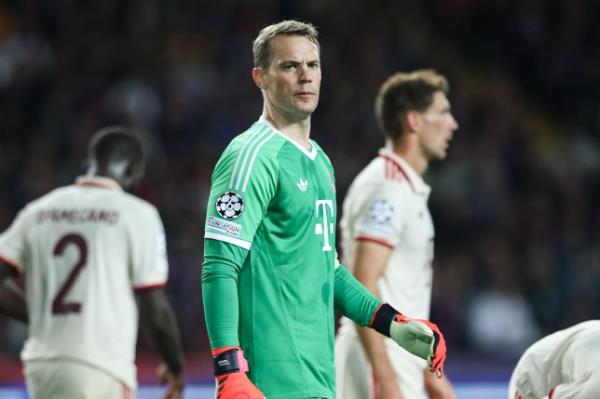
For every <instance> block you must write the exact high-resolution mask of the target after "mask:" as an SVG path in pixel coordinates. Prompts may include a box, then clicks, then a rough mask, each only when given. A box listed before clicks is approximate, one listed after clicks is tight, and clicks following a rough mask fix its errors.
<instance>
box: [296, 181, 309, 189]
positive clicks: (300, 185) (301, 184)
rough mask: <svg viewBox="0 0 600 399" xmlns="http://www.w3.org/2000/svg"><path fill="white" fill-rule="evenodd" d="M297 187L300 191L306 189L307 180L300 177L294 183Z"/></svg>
mask: <svg viewBox="0 0 600 399" xmlns="http://www.w3.org/2000/svg"><path fill="white" fill-rule="evenodd" d="M296 185H297V186H298V189H299V190H300V191H302V192H304V191H306V190H308V182H307V181H306V180H303V179H300V180H299V181H298V183H296Z"/></svg>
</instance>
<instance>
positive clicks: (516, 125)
mask: <svg viewBox="0 0 600 399" xmlns="http://www.w3.org/2000/svg"><path fill="white" fill-rule="evenodd" d="M599 8H600V4H598V3H597V2H594V1H592V0H577V1H568V2H563V1H558V0H553V1H547V2H541V1H532V0H531V1H522V2H499V1H491V2H479V1H474V0H439V1H433V0H432V1H426V2H418V1H410V2H395V1H382V2H376V3H374V2H371V3H370V4H369V7H368V8H365V6H364V5H363V2H361V1H359V0H348V1H346V2H344V6H343V7H340V6H339V5H338V4H336V2H334V1H311V2H297V1H269V2H264V3H261V4H252V5H249V4H246V3H245V2H235V1H234V2H217V3H214V2H190V1H179V2H170V1H166V0H152V1H133V0H132V1H123V2H121V1H97V2H92V3H90V4H85V5H84V4H83V3H80V2H68V1H58V2H55V1H39V2H18V1H7V2H3V5H2V6H1V7H0V187H2V189H1V190H0V229H2V230H4V229H5V228H6V227H8V226H9V224H10V222H11V221H12V219H13V218H14V217H15V215H16V213H17V212H18V210H19V209H21V208H22V207H23V206H24V205H25V204H26V203H27V202H29V201H31V200H33V199H35V198H37V197H39V196H41V195H42V194H44V193H46V192H47V191H49V190H50V189H52V188H54V187H57V186H60V185H64V184H68V183H70V182H71V181H72V179H73V178H74V177H75V176H77V175H78V174H80V173H81V172H82V171H83V169H84V168H83V166H82V165H81V162H80V160H81V159H82V158H83V155H84V154H85V150H86V144H87V141H88V139H89V138H90V136H91V135H92V133H93V132H94V131H95V130H96V129H98V128H99V127H101V126H104V125H107V124H115V123H119V124H124V125H128V126H132V127H136V128H138V129H142V130H144V131H145V132H146V135H147V140H148V142H149V143H150V144H149V151H150V153H151V157H152V162H151V163H150V164H149V170H148V176H147V178H146V180H145V183H144V184H143V186H142V187H141V188H140V189H139V190H138V192H137V194H139V195H140V196H141V197H142V198H145V199H147V200H148V201H150V202H151V203H153V204H154V205H155V206H156V207H157V208H158V209H159V210H160V213H161V217H162V218H163V221H164V223H165V230H166V234H167V236H168V243H169V251H168V252H169V257H170V259H169V261H170V266H171V269H170V270H171V275H170V283H169V286H168V291H169V294H170V298H171V300H172V303H173V307H174V308H175V311H176V312H177V316H178V319H179V321H180V323H181V332H182V334H183V339H184V345H185V348H186V350H187V351H188V353H190V352H193V351H207V350H208V340H207V336H206V331H205V329H204V327H203V323H202V322H201V320H202V304H201V296H200V295H199V293H200V292H201V287H200V279H199V277H198V276H199V265H200V263H201V260H202V253H203V246H202V237H203V235H204V234H203V233H204V232H203V225H204V224H203V221H204V215H205V209H204V206H205V204H206V203H207V196H208V189H209V182H210V172H211V170H212V168H213V166H214V165H215V163H216V160H217V158H218V157H219V155H220V154H221V152H222V151H223V149H224V147H225V145H226V143H228V142H229V141H230V140H231V138H232V137H233V136H234V135H235V134H237V132H239V131H242V130H243V129H244V128H245V127H246V126H247V125H248V124H249V123H251V122H252V121H254V120H255V118H256V114H257V113H258V112H259V111H260V109H261V97H260V95H259V94H258V93H257V92H256V90H255V88H254V86H253V83H252V79H251V77H250V75H249V72H248V70H247V65H248V60H251V59H252V55H251V52H250V46H249V43H250V42H251V41H252V39H253V37H254V35H255V32H257V31H258V30H259V29H260V28H262V27H263V26H265V25H268V24H269V23H271V22H273V21H276V20H281V19H283V18H288V17H294V18H298V19H302V20H306V21H310V22H312V23H314V24H315V25H316V26H318V27H319V29H320V32H321V34H322V36H323V40H322V42H321V46H322V48H323V49H324V50H326V52H325V54H326V55H325V57H324V58H323V60H322V62H323V69H324V76H326V79H325V80H324V82H323V85H324V91H323V96H322V98H321V103H320V108H319V113H318V115H316V116H315V118H314V119H313V136H314V137H315V139H317V140H318V141H319V143H320V144H321V146H322V147H323V148H324V149H325V151H326V152H327V153H328V155H329V157H330V159H331V160H332V163H333V166H334V168H335V170H336V173H337V193H338V200H341V199H342V198H343V196H344V194H345V192H346V190H347V187H348V185H349V183H350V181H351V180H352V179H353V178H354V176H355V175H356V174H357V173H358V171H359V170H360V169H361V168H363V167H364V166H365V165H366V164H367V162H368V161H369V159H370V158H371V157H372V154H373V153H375V151H377V148H378V147H379V146H380V140H379V139H374V137H377V134H378V133H377V126H376V122H375V118H374V117H373V112H372V103H373V99H374V98H375V94H376V90H377V88H378V87H379V84H380V83H381V81H382V79H383V78H384V77H386V76H388V75H389V74H390V73H392V72H394V71H398V70H410V69H414V68H420V67H433V68H435V69H436V70H438V71H440V72H442V73H443V74H444V75H445V76H447V77H448V79H449V81H450V83H451V85H452V87H453V91H452V94H451V102H452V104H453V112H454V114H455V116H456V118H457V120H459V121H460V123H461V130H460V135H457V137H456V138H455V140H454V142H453V151H452V152H450V153H449V156H448V159H447V160H446V161H445V162H444V163H443V164H440V165H439V167H438V166H436V165H434V166H433V167H432V168H431V170H430V171H429V173H428V174H427V176H425V180H426V181H428V182H430V183H431V185H432V186H433V187H435V190H433V192H432V195H431V198H430V206H431V210H432V214H433V220H434V221H435V226H436V260H435V263H434V269H435V281H434V289H433V300H432V319H433V320H435V321H437V322H438V324H439V325H440V327H441V328H442V329H443V331H444V333H445V334H446V338H447V340H448V343H449V347H450V348H451V349H450V350H451V351H454V352H455V353H456V352H457V351H461V350H465V351H466V350H474V351H479V352H481V351H483V352H487V353H492V354H493V353H496V354H497V355H498V356H506V355H509V356H517V355H519V354H520V353H521V352H522V351H523V350H524V349H525V348H526V347H527V346H528V345H529V344H530V343H531V342H533V341H534V340H535V339H536V338H537V337H539V336H541V335H542V334H544V333H547V332H552V331H555V330H556V329H558V328H562V327H566V326H568V325H572V324H574V323H576V322H578V321H582V320H585V319H589V318H594V317H596V318H597V315H598V314H599V312H600V294H599V291H598V290H597V286H598V284H599V283H600V264H599V263H598V259H600V253H599V251H600V245H599V244H600V243H599V242H598V241H599V240H598V234H597V232H598V231H599V229H600V211H599V209H598V207H597V204H598V203H599V202H600V187H599V183H598V182H599V181H600V179H599V178H598V175H599V174H600V150H599V148H600V145H599V144H600V143H598V130H599V127H598V124H599V122H598V119H599V118H598V112H599V111H598V103H597V99H598V98H599V97H600V80H599V79H598V77H597V71H598V70H600V64H599V63H600V56H598V55H599V54H600V43H599V42H598V41H597V40H594V38H596V37H598V34H599V30H600V25H599V24H597V16H598V15H599V12H600V10H599ZM334 16H335V17H334ZM490 310H491V311H490ZM490 314H493V317H485V315H490ZM481 315H484V316H483V317H482V316H481ZM474 319H477V320H478V323H474V322H473V320H474ZM0 323H1V324H2V325H3V326H4V327H3V328H1V329H0V334H1V333H2V332H3V333H4V334H2V335H4V337H5V339H4V340H3V343H4V348H3V350H4V351H8V350H11V348H10V345H9V337H10V331H11V330H10V325H9V323H8V322H6V321H1V322H0ZM506 326H511V327H514V326H519V328H515V329H513V328H511V329H508V328H506ZM509 330H510V331H511V333H510V334H508V333H506V332H507V331H509ZM10 342H12V341H10ZM12 345H13V346H14V345H15V344H14V343H13V344H12ZM17 346H20V343H18V344H17ZM12 350H15V348H12Z"/></svg>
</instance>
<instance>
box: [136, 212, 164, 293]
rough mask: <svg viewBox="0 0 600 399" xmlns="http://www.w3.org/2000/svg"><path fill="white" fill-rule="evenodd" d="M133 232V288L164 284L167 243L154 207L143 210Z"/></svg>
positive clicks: (156, 286)
mask: <svg viewBox="0 0 600 399" xmlns="http://www.w3.org/2000/svg"><path fill="white" fill-rule="evenodd" d="M133 233H134V236H133V251H132V259H131V269H132V281H133V287H134V289H135V290H144V289H151V288H158V287H162V286H164V285H165V284H166V283H167V278H168V269H169V268H168V263H167V243H166V238H165V231H164V227H163V224H162V221H161V220H160V216H159V214H158V211H157V210H156V209H155V208H154V207H152V208H150V209H149V211H147V212H145V214H144V216H143V220H142V221H141V225H140V228H136V231H134V232H133Z"/></svg>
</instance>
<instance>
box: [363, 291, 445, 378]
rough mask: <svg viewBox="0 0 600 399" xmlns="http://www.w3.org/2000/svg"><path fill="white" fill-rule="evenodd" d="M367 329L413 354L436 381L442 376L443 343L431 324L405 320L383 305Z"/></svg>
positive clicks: (436, 329) (396, 312)
mask: <svg viewBox="0 0 600 399" xmlns="http://www.w3.org/2000/svg"><path fill="white" fill-rule="evenodd" d="M369 326H370V327H371V328H373V329H374V330H376V331H377V332H379V333H381V334H383V335H385V336H386V337H390V338H391V339H393V340H394V341H395V342H396V343H397V344H398V345H400V346H401V347H403V348H404V349H406V350H407V351H409V352H410V353H412V354H413V355H415V356H418V357H420V358H421V359H425V360H426V361H427V363H428V365H429V367H430V370H431V372H435V373H436V375H437V376H438V377H440V378H441V377H442V376H443V374H444V360H445V359H446V341H445V339H444V336H443V335H442V333H441V332H440V330H439V328H438V327H437V326H436V325H435V324H433V323H431V322H430V321H427V320H417V319H411V318H409V317H406V316H405V315H403V314H402V313H400V312H398V311H397V310H396V309H394V308H393V307H391V306H390V305H388V304H387V303H384V304H383V305H381V306H379V308H377V310H376V311H375V313H374V314H373V317H372V318H371V323H370V325H369Z"/></svg>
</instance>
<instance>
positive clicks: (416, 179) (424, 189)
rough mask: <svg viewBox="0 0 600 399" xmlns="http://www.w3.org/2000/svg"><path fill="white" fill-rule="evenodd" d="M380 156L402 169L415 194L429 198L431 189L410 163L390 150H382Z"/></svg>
mask: <svg viewBox="0 0 600 399" xmlns="http://www.w3.org/2000/svg"><path fill="white" fill-rule="evenodd" d="M379 156H380V157H382V158H385V159H388V160H390V161H392V162H393V163H394V164H396V166H398V168H400V171H401V172H402V174H403V175H404V177H405V178H406V180H408V183H409V184H410V186H411V187H412V189H413V191H414V192H415V193H417V194H419V195H422V196H423V197H425V198H428V197H429V193H430V192H431V187H429V186H428V185H427V183H425V181H424V180H423V178H422V177H421V176H420V175H419V174H418V173H417V172H416V171H415V170H414V169H413V168H412V166H410V165H409V164H408V162H406V161H405V160H404V159H402V157H400V156H399V155H398V154H396V153H395V152H393V151H392V150H390V149H389V148H382V149H380V150H379Z"/></svg>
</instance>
